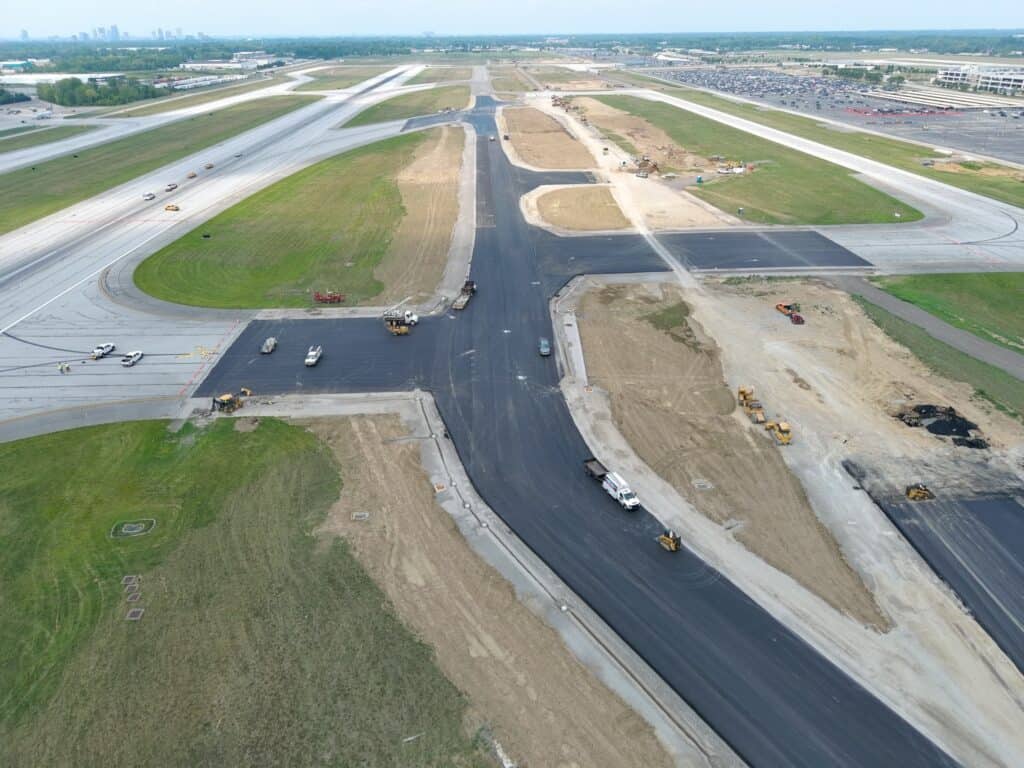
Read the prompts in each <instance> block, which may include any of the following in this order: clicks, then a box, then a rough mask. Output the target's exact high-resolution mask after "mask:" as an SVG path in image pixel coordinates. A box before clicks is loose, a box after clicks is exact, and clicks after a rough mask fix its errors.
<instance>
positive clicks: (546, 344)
mask: <svg viewBox="0 0 1024 768" xmlns="http://www.w3.org/2000/svg"><path fill="white" fill-rule="evenodd" d="M537 351H538V352H540V356H541V357H549V356H550V355H551V342H550V341H549V340H548V339H546V338H545V337H543V336H541V337H540V341H538V342H537Z"/></svg>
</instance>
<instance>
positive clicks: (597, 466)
mask: <svg viewBox="0 0 1024 768" xmlns="http://www.w3.org/2000/svg"><path fill="white" fill-rule="evenodd" d="M583 469H584V470H586V473H587V474H588V475H590V476H591V477H592V478H594V479H595V480H600V481H601V487H602V488H604V490H605V492H606V493H607V494H608V495H609V496H611V497H612V498H613V499H615V500H616V501H617V502H619V504H620V505H621V506H622V508H623V509H628V510H634V509H636V508H637V507H639V506H640V499H639V498H637V495H636V494H635V493H633V490H632V489H631V488H630V487H629V484H628V483H626V481H625V480H623V479H622V476H621V475H618V474H616V473H615V472H609V471H608V468H607V467H606V466H605V465H604V464H602V463H601V462H600V461H598V460H597V459H595V458H594V457H593V456H591V457H590V458H589V459H587V460H586V461H584V462H583Z"/></svg>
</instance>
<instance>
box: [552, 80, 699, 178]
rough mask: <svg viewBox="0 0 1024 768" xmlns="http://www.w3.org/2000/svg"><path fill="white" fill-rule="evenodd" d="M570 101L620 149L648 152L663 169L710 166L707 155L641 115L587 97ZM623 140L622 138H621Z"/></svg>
mask: <svg viewBox="0 0 1024 768" xmlns="http://www.w3.org/2000/svg"><path fill="white" fill-rule="evenodd" d="M572 103H573V105H575V106H579V107H582V108H583V113H584V114H585V115H586V118H587V120H589V121H590V122H591V123H592V124H593V125H595V126H596V127H597V128H598V129H599V130H600V131H601V132H602V133H604V134H605V135H606V136H608V138H609V139H611V140H612V141H616V142H617V143H619V144H620V145H621V146H622V147H623V149H625V150H627V151H629V152H631V153H633V154H639V155H647V156H648V157H650V158H651V160H653V161H654V162H656V163H657V164H658V167H659V168H660V169H661V170H662V172H664V171H675V172H695V173H700V172H702V171H705V170H706V169H707V168H710V167H711V166H712V163H711V161H710V160H708V159H707V158H704V157H701V156H699V155H695V154H693V153H691V152H688V151H687V150H686V149H685V148H684V147H681V146H680V145H679V144H677V143H676V142H675V141H673V140H672V138H671V137H670V136H669V135H668V134H667V133H665V132H664V131H663V130H661V129H660V128H658V127H656V126H654V125H652V124H651V123H649V122H647V121H646V120H644V119H643V118H641V117H635V116H634V115H631V114H629V113H628V112H623V111H622V110H621V109H615V108H614V107H609V106H608V105H607V104H604V103H603V102H600V101H598V100H597V99H591V98H587V97H576V98H574V99H573V100H572ZM623 140H624V141H623Z"/></svg>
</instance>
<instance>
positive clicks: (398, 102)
mask: <svg viewBox="0 0 1024 768" xmlns="http://www.w3.org/2000/svg"><path fill="white" fill-rule="evenodd" d="M468 104H469V87H468V86H465V85H449V86H445V87H444V88H432V89H430V90H429V91H417V92H415V93H406V94H403V95H401V96H396V97H395V98H393V99H388V100H387V101H382V102H380V103H379V104H374V105H373V106H372V107H370V108H369V109H365V110H363V111H362V112H360V113H359V114H358V115H356V116H355V117H353V118H352V119H351V120H349V121H348V122H347V123H345V125H344V127H345V128H351V127H355V126H358V125H371V124H372V123H384V122H387V121H389V120H408V119H409V118H410V117H419V116H420V115H432V114H434V113H435V112H439V111H441V110H442V109H464V108H465V107H466V106H467V105H468Z"/></svg>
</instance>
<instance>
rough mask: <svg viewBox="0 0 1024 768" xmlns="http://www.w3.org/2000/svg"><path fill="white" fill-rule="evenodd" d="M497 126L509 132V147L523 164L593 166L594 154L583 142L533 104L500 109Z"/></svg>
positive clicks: (563, 167) (559, 166) (563, 166)
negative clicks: (531, 105)
mask: <svg viewBox="0 0 1024 768" xmlns="http://www.w3.org/2000/svg"><path fill="white" fill-rule="evenodd" d="M498 129H499V130H500V131H501V132H502V134H505V133H508V134H509V136H510V137H511V142H510V143H511V144H512V147H511V148H512V149H513V150H514V151H515V155H516V156H518V157H519V158H520V159H521V160H522V161H523V162H524V163H525V164H526V165H529V166H532V167H534V168H550V169H554V170H569V169H589V168H593V167H594V157H593V156H592V155H591V154H590V152H589V151H588V150H587V148H586V147H584V146H583V144H581V143H580V142H579V141H578V140H577V139H576V138H575V137H573V136H572V135H570V134H569V132H568V131H567V130H565V128H564V126H562V124H561V123H559V122H558V121H557V120H555V119H554V118H553V117H550V116H549V115H545V114H544V113H543V112H541V111H539V110H536V109H534V108H533V107H506V108H504V109H502V110H501V111H500V113H499V119H498ZM508 144H509V142H505V148H506V150H508V149H509V147H508Z"/></svg>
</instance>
